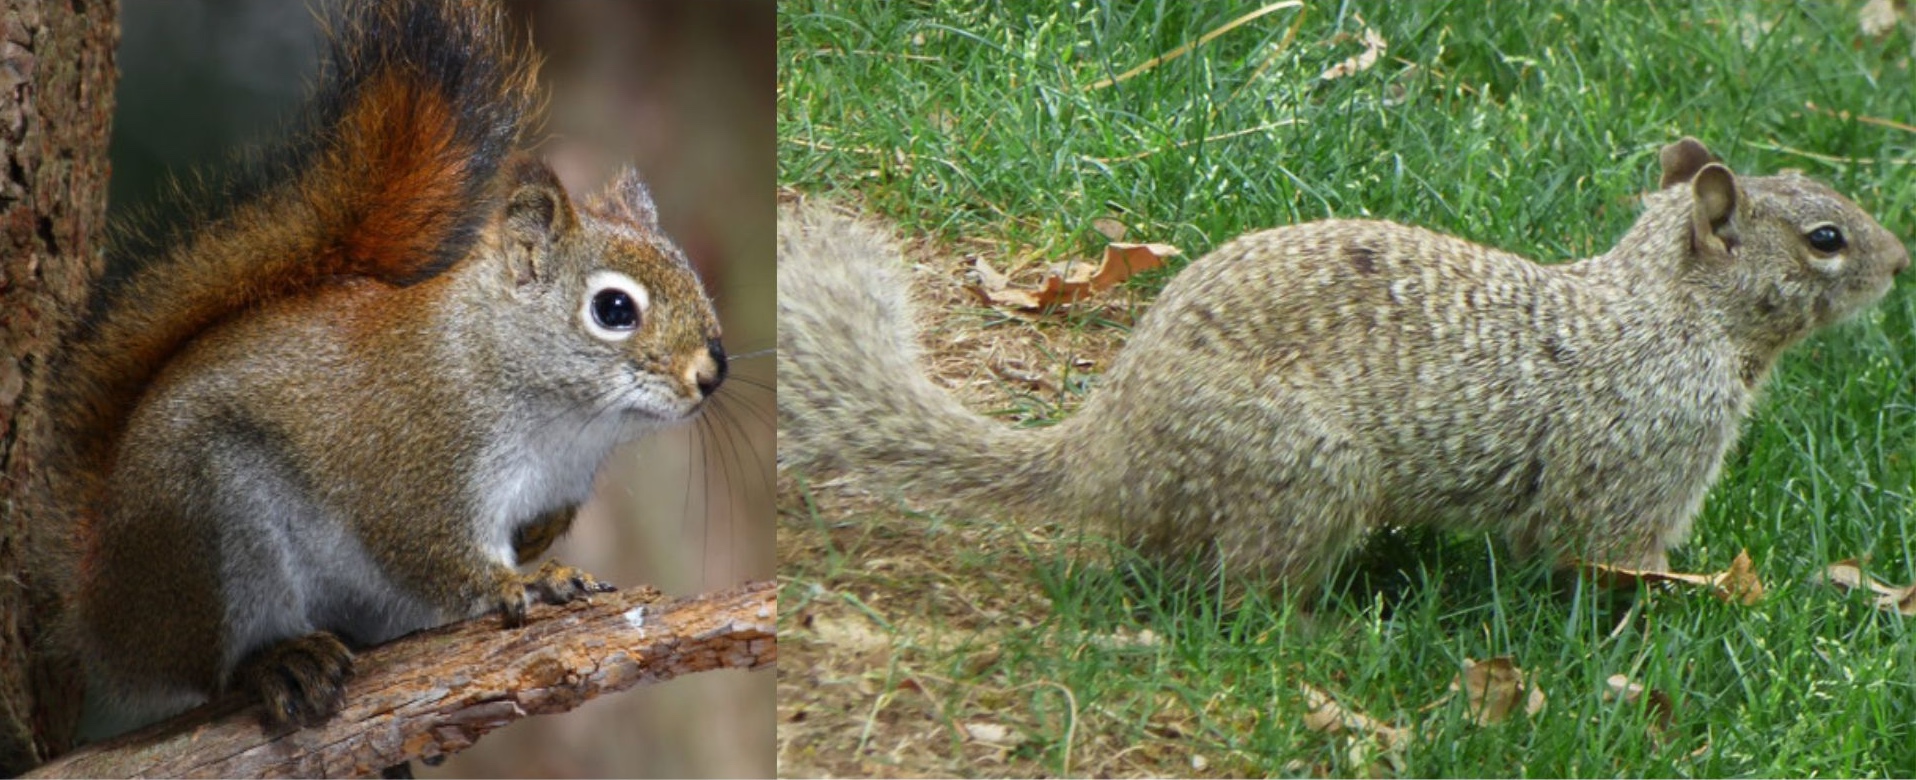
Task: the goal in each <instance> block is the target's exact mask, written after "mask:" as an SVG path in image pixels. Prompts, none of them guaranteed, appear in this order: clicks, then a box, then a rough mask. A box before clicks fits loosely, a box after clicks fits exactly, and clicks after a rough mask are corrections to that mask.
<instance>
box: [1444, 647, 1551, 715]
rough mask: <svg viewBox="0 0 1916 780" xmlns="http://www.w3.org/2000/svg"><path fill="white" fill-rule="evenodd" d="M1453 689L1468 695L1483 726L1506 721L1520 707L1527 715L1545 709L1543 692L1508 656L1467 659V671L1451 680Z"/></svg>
mask: <svg viewBox="0 0 1916 780" xmlns="http://www.w3.org/2000/svg"><path fill="white" fill-rule="evenodd" d="M1450 690H1451V693H1456V692H1457V691H1463V692H1464V700H1465V702H1467V703H1468V704H1469V705H1470V715H1471V718H1472V719H1474V720H1476V721H1477V725H1479V726H1488V725H1491V724H1493V723H1502V722H1504V721H1505V720H1507V719H1509V717H1510V713H1512V712H1514V711H1516V709H1517V707H1518V705H1519V704H1521V705H1522V706H1523V712H1524V714H1525V715H1535V714H1537V713H1539V712H1542V711H1543V707H1544V695H1543V689H1541V688H1538V687H1537V686H1536V683H1535V681H1534V680H1532V679H1531V678H1530V675H1528V674H1526V673H1524V670H1522V669H1519V668H1517V664H1516V662H1514V661H1512V660H1510V656H1507V655H1501V656H1497V657H1496V658H1492V659H1490V660H1488V661H1473V660H1470V659H1468V658H1465V659H1464V670H1463V672H1462V673H1460V674H1458V675H1457V679H1455V680H1451V681H1450Z"/></svg>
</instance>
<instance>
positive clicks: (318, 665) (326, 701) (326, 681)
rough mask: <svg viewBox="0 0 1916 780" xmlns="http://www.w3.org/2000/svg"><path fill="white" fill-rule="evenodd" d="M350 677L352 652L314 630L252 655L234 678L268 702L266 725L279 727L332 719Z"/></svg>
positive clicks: (344, 696) (336, 640)
mask: <svg viewBox="0 0 1916 780" xmlns="http://www.w3.org/2000/svg"><path fill="white" fill-rule="evenodd" d="M352 675H353V652H352V651H351V650H348V649H346V645H345V643H343V642H341V641H339V637H336V636H333V635H332V634H330V633H328V632H325V631H315V632H313V633H311V634H307V635H305V636H302V637H298V638H296V639H288V640H284V641H282V642H279V643H278V644H274V645H272V646H270V647H267V648H266V649H264V650H260V651H258V652H256V653H254V654H253V655H252V656H251V657H250V658H248V659H247V660H246V661H245V662H244V663H242V664H241V665H240V667H239V669H238V671H237V672H235V674H234V678H235V681H236V682H238V683H239V684H240V685H242V686H244V687H245V688H246V689H247V690H249V691H252V692H253V693H254V695H257V696H258V697H259V699H260V701H261V702H262V703H264V704H265V705H266V713H265V715H266V722H267V725H269V726H271V727H274V728H279V727H284V726H290V725H300V726H312V725H316V724H318V723H320V722H321V721H324V720H325V719H327V718H330V717H332V715H333V713H335V712H338V711H339V707H340V704H341V703H342V702H343V701H345V698H346V681H347V680H348V679H350V678H351V677H352Z"/></svg>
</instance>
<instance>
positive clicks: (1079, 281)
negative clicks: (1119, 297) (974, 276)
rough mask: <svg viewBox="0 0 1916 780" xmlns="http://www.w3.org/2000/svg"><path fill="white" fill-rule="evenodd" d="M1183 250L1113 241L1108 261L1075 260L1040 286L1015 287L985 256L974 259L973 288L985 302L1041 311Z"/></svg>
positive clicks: (1081, 296)
mask: <svg viewBox="0 0 1916 780" xmlns="http://www.w3.org/2000/svg"><path fill="white" fill-rule="evenodd" d="M1176 254H1182V253H1181V252H1179V251H1178V248H1177V247H1174V246H1171V245H1170V244H1122V243H1112V244H1109V245H1107V246H1105V248H1104V262H1103V263H1100V264H1098V265H1095V266H1094V265H1092V264H1090V263H1071V264H1069V265H1068V266H1067V267H1066V268H1065V269H1064V270H1063V271H1055V270H1054V271H1052V272H1050V273H1047V274H1046V275H1045V278H1044V282H1043V283H1042V284H1040V285H1039V287H1038V289H1036V290H1025V289H1018V288H1013V287H1011V282H1010V280H1009V279H1007V278H1006V277H1005V275H1004V274H1000V273H998V272H997V271H995V270H993V269H992V268H991V267H990V266H989V265H987V264H986V263H985V262H984V261H983V260H977V261H974V262H973V263H972V267H973V268H974V269H975V270H976V271H977V273H978V284H976V285H972V286H971V287H970V288H969V289H970V290H971V291H972V293H973V294H975V295H977V296H978V297H979V298H980V299H982V300H983V301H984V302H985V303H988V304H991V305H994V306H1010V307H1013V308H1017V309H1024V310H1026V311H1039V310H1043V309H1048V308H1051V307H1054V306H1058V305H1061V304H1066V303H1072V302H1074V301H1080V300H1083V299H1085V298H1089V297H1091V296H1093V295H1096V294H1098V293H1101V292H1104V291H1105V290H1109V289H1111V288H1112V287H1115V286H1117V285H1118V283H1120V282H1123V281H1124V280H1126V279H1129V278H1131V275H1132V274H1135V273H1138V272H1139V271H1148V270H1150V269H1153V268H1157V267H1159V266H1162V265H1164V259H1165V258H1167V257H1170V256H1172V255H1176Z"/></svg>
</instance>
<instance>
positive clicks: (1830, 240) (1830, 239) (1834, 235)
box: [1803, 225, 1844, 252]
mask: <svg viewBox="0 0 1916 780" xmlns="http://www.w3.org/2000/svg"><path fill="white" fill-rule="evenodd" d="M1803 238H1804V240H1806V241H1808V242H1810V248H1811V249H1814V250H1816V251H1818V252H1837V251H1841V250H1842V249H1843V246H1844V242H1843V231H1841V230H1837V229H1836V226H1835V225H1818V226H1817V227H1815V228H1814V229H1812V230H1810V232H1809V233H1808V234H1806V235H1804V236H1803Z"/></svg>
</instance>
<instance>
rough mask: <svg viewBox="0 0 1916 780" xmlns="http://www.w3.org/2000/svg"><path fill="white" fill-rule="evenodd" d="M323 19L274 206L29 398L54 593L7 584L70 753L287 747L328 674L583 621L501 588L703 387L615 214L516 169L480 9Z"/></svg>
mask: <svg viewBox="0 0 1916 780" xmlns="http://www.w3.org/2000/svg"><path fill="white" fill-rule="evenodd" d="M345 18H346V21H347V24H346V25H345V26H344V27H343V28H342V29H343V31H344V32H343V33H342V36H343V37H342V38H340V39H338V40H336V41H335V42H334V43H335V45H334V54H333V59H332V60H331V61H329V62H328V64H327V67H326V70H325V71H324V73H325V79H326V80H325V81H323V83H322V87H321V91H320V94H319V96H318V98H317V99H316V102H315V104H314V106H313V107H312V108H311V109H310V112H311V116H309V117H308V122H309V124H310V125H311V126H309V127H308V128H307V129H306V130H305V134H304V135H295V137H294V139H293V140H292V141H291V142H289V143H290V144H292V146H293V147H294V151H295V153H294V154H291V155H289V156H287V157H286V158H285V159H283V160H280V161H279V162H278V164H279V165H281V166H282V167H280V168H278V169H275V170H274V171H272V172H273V173H277V174H278V178H276V179H269V180H268V181H267V182H266V183H265V185H264V186H260V187H258V188H256V189H248V188H247V187H246V186H241V185H236V187H237V189H236V190H235V195H234V197H235V198H236V205H234V206H233V207H232V208H231V209H230V210H229V211H227V212H226V213H224V214H217V215H215V214H211V213H206V214H202V215H201V216H200V217H199V218H198V219H199V221H198V222H197V223H196V224H195V225H193V226H192V227H191V228H190V229H188V230H184V231H182V232H180V233H179V237H180V240H179V241H178V242H177V243H176V244H174V245H172V246H169V247H165V248H162V249H158V250H156V252H157V254H156V255H154V256H150V257H146V258H144V259H145V260H146V261H147V263H146V265H144V266H143V267H142V268H140V269H139V270H138V271H136V272H135V273H134V275H133V276H132V277H131V278H130V279H129V280H128V281H127V282H126V283H125V284H123V285H121V286H120V287H118V288H117V289H116V290H115V291H113V292H112V293H110V294H109V295H108V297H106V298H105V299H104V300H103V301H101V302H100V303H99V305H97V306H95V307H94V311H95V314H94V315H93V319H92V320H90V321H88V322H87V323H86V324H85V326H84V327H81V328H77V329H75V330H74V331H73V334H72V336H71V338H70V339H69V340H68V342H67V346H66V349H65V351H64V352H63V354H62V357H61V359H60V362H58V363H57V364H56V365H55V366H54V374H53V377H52V379H51V382H50V386H51V387H52V388H54V389H53V390H52V391H51V392H52V395H51V396H50V398H51V400H52V401H53V404H54V409H55V413H56V416H57V423H58V425H59V428H60V434H61V436H62V442H63V443H64V445H65V450H64V451H63V452H62V453H61V459H60V462H59V463H60V466H61V468H64V469H69V470H71V472H72V481H73V483H74V484H75V485H77V487H76V488H75V489H73V490H70V491H68V493H67V494H68V496H69V497H70V498H71V499H72V500H73V502H74V504H75V505H76V507H75V510H74V512H73V516H74V517H75V518H76V525H75V528H74V530H73V532H72V533H71V534H69V535H66V536H64V537H62V538H65V539H67V540H70V541H71V542H72V543H73V550H70V551H66V553H65V555H66V556H69V557H71V556H77V562H76V561H73V560H68V558H67V557H63V556H62V555H49V556H47V559H46V561H45V562H43V566H42V568H43V571H42V572H40V573H39V574H38V575H36V581H37V582H42V583H54V584H57V585H59V586H61V587H64V588H67V589H68V590H67V593H68V595H69V596H70V599H71V601H72V603H71V605H70V607H69V610H68V611H69V614H68V616H67V619H66V621H65V625H66V629H65V630H66V631H68V632H69V633H70V634H71V636H70V637H69V638H67V639H66V640H64V641H65V642H66V643H69V644H71V645H72V646H73V647H74V648H75V649H76V653H77V654H78V655H79V656H80V657H81V658H83V659H84V661H85V663H86V665H87V667H88V678H89V686H90V690H89V708H90V709H91V710H92V711H93V712H92V713H90V714H89V718H92V717H95V716H99V717H101V718H104V719H105V720H103V721H101V722H99V723H98V724H96V725H95V726H93V727H92V728H95V729H97V731H96V732H95V733H96V735H98V734H104V733H111V732H112V731H114V730H118V729H123V728H126V727H128V726H130V725H132V724H135V723H138V722H144V721H147V720H150V719H152V718H154V717H158V716H160V715H164V714H166V713H168V712H171V711H175V710H177V709H179V708H180V707H181V706H184V705H186V704H190V703H191V702H193V701H198V700H203V699H204V698H206V697H207V696H210V695H213V694H216V693H219V692H221V691H224V690H229V689H233V688H240V689H245V690H247V691H250V692H251V693H253V694H254V695H256V696H259V697H260V698H262V699H263V700H264V702H265V703H266V705H267V708H266V711H265V716H266V719H267V720H268V721H271V722H275V723H311V722H314V721H316V720H319V719H323V718H325V717H327V716H328V715H330V713H331V712H332V711H333V709H335V708H336V707H337V705H338V702H339V695H340V691H341V690H342V685H343V684H344V681H345V679H346V678H347V677H349V676H350V674H351V661H352V656H351V652H350V647H351V646H352V645H356V644H365V643H370V642H377V641H383V640H384V639H386V638H389V637H391V636H396V635H398V634H400V633H404V632H406V631H410V630H416V629H418V628H422V627H425V626H428V625H433V624H435V623H437V622H440V621H444V620H449V619H457V618H462V617H466V616H469V615H474V614H480V613H483V612H498V613H499V614H501V615H502V617H503V619H504V622H505V623H506V624H507V625H517V624H519V623H522V622H523V621H524V618H525V613H526V609H527V607H528V605H529V604H530V603H532V602H533V601H553V602H558V601H565V600H570V599H574V598H579V597H582V596H585V595H588V594H590V593H593V592H598V591H603V590H606V589H609V586H607V585H605V584H603V583H600V582H598V581H597V580H595V579H593V578H592V577H591V576H590V575H587V574H585V573H583V572H579V571H577V570H575V569H571V568H569V567H564V566H560V565H557V564H554V563H551V562H548V563H547V565H546V566H544V567H542V568H540V569H539V570H538V571H537V572H534V573H531V574H521V573H520V572H518V571H517V570H515V569H514V568H513V565H514V564H515V563H520V562H524V561H525V560H527V559H529V558H531V557H533V556H536V555H537V554H539V553H541V552H543V551H544V550H545V549H546V548H547V547H548V546H550V544H551V543H552V541H553V540H554V539H556V538H557V537H558V536H559V535H560V534H562V533H564V531H565V530H566V528H567V527H568V526H569V525H570V523H571V518H572V511H573V508H574V507H576V506H577V505H578V503H580V502H582V501H583V500H585V498H586V496H587V495H588V493H589V490H590V487H591V483H592V475H593V472H594V471H596V469H597V467H598V464H599V463H600V462H601V461H602V460H603V458H604V457H605V456H606V455H607V454H608V453H609V452H610V449H611V447H612V446H614V445H615V444H617V443H618V442H620V441H623V440H626V439H629V438H631V437H633V436H636V435H640V434H642V433H643V432H645V431H647V430H650V429H652V428H655V427H659V426H663V425H668V424H673V423H676V422H678V421H681V420H684V419H687V418H689V417H690V416H691V415H692V414H695V413H697V411H698V410H699V409H700V407H701V404H702V402H703V400H704V398H705V397H706V396H707V395H709V394H710V393H711V392H712V391H713V390H714V389H715V388H716V386H717V382H718V380H719V379H722V378H723V375H724V360H725V356H724V353H723V351H722V350H721V349H720V348H719V347H718V341H717V337H718V326H717V323H716V320H715V317H714V315H713V311H712V307H711V303H710V301H709V300H708V299H707V298H706V296H705V294H704V291H703V289H702V287H701V286H700V284H699V282H698V279H697V278H696V277H695V276H694V275H693V273H692V270H691V268H690V266H689V264H687V263H686V262H685V260H684V257H683V256H682V255H681V254H680V253H679V252H678V250H677V249H676V248H675V247H673V246H672V244H671V242H670V241H669V240H668V239H667V238H666V237H664V236H663V235H661V234H660V233H658V231H657V225H656V223H655V222H653V221H651V220H649V219H648V220H645V221H643V222H640V221H636V220H635V219H634V216H635V215H640V214H650V213H651V210H652V206H651V203H650V200H649V198H648V197H646V196H645V193H644V190H643V187H642V186H638V187H637V189H636V190H634V189H632V188H631V187H630V186H627V185H624V184H616V183H615V185H614V186H613V187H610V188H608V189H607V190H606V191H605V192H602V193H598V194H596V195H595V196H594V201H593V202H595V203H603V204H609V205H608V206H607V207H606V208H604V209H602V210H601V212H599V213H593V214H590V215H588V216H581V215H580V214H579V213H577V212H576V211H575V209H574V207H573V205H572V202H571V199H570V198H569V197H568V196H567V194H566V193H565V191H564V190H563V189H562V188H561V187H560V186H559V182H558V180H557V178H556V177H555V176H554V175H553V174H552V172H551V171H550V169H548V168H547V167H546V166H545V164H544V163H543V162H541V161H539V160H536V159H533V158H531V157H528V156H524V155H523V154H521V153H517V152H515V151H514V146H515V145H516V144H517V143H519V142H520V141H521V140H522V139H521V136H522V135H524V134H525V133H526V131H527V128H528V127H529V126H530V125H531V123H532V121H533V120H532V117H531V116H530V111H531V109H532V107H533V105H534V101H535V100H536V92H535V91H534V90H533V89H532V76H533V71H534V61H533V59H532V56H531V54H530V53H529V52H528V51H526V50H525V49H524V48H523V46H522V45H520V44H518V43H516V42H515V41H516V40H517V39H516V38H515V37H514V36H511V35H510V34H508V31H507V30H506V29H505V23H504V17H503V15H502V14H501V13H500V12H499V10H498V9H497V8H496V7H495V6H493V5H490V4H484V3H481V2H476V1H472V2H469V1H467V0H429V1H428V2H423V3H385V2H373V0H364V2H360V3H356V4H353V5H351V7H349V8H348V9H347V11H346V12H345ZM628 179H629V180H630V181H632V182H636V174H632V173H630V172H628V173H627V175H626V176H624V177H621V179H620V181H621V182H625V181H627V180H628ZM635 186H636V185H635ZM603 278H612V279H613V280H614V281H613V282H609V283H608V282H605V281H595V280H601V279H603ZM624 280H630V282H631V284H633V285H636V286H638V287H639V288H641V289H642V290H643V292H644V294H645V295H646V300H647V301H648V305H647V306H645V307H641V314H642V317H641V318H640V320H639V321H638V323H637V324H636V325H635V326H633V327H630V328H628V330H629V331H630V332H629V333H626V334H625V337H623V338H615V337H611V336H608V334H607V332H606V329H605V328H603V327H601V326H599V325H595V324H594V323H595V322H596V321H595V320H592V319H590V318H591V317H592V316H594V315H592V311H593V309H592V301H593V300H594V296H595V294H596V293H598V292H604V291H607V290H624V289H625V288H624V287H621V286H620V285H625V284H627V282H626V281H624ZM595 328H596V329H597V330H595ZM615 335H616V334H615ZM101 713H104V715H101Z"/></svg>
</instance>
